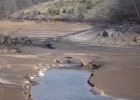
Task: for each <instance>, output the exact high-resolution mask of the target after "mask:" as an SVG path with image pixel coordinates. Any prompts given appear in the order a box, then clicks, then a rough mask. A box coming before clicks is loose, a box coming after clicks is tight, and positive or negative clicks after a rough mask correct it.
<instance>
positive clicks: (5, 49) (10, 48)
mask: <svg viewBox="0 0 140 100" xmlns="http://www.w3.org/2000/svg"><path fill="white" fill-rule="evenodd" d="M7 23H8V24H7ZM19 24H20V25H19ZM59 24H60V23H55V24H54V23H49V24H46V23H42V24H41V23H39V25H42V26H40V27H39V25H36V24H35V23H34V22H33V23H27V22H22V23H17V22H14V23H11V22H6V23H5V22H2V23H0V29H1V31H2V33H3V32H4V36H9V34H12V35H10V37H8V38H7V39H6V40H4V39H1V40H3V41H1V45H0V65H1V66H0V78H1V80H2V81H3V80H4V82H10V83H14V84H16V85H18V86H19V88H13V87H12V88H11V87H8V85H7V86H6V87H4V86H1V85H0V94H2V95H0V99H2V100H10V98H13V99H14V100H19V98H20V100H28V99H31V94H30V87H31V85H33V84H36V82H33V81H32V79H33V78H34V76H39V74H38V73H40V75H42V70H43V69H44V71H45V70H48V69H49V68H51V67H58V64H57V63H56V62H55V61H56V60H59V59H61V58H64V57H75V58H77V59H79V60H81V61H82V63H83V65H84V66H85V67H83V69H88V68H89V67H90V66H89V64H91V62H92V63H93V65H100V64H101V65H103V66H102V67H101V68H99V70H94V73H93V74H94V76H93V75H91V76H92V77H91V78H90V79H89V80H88V82H90V84H91V85H92V86H93V85H94V87H92V89H91V91H92V92H94V91H96V90H98V91H99V93H100V95H102V94H103V95H106V94H107V95H111V96H115V97H120V98H130V99H131V98H132V99H134V100H138V98H139V97H140V94H139V93H140V88H139V84H138V83H139V82H140V80H139V78H138V76H139V73H140V62H139V61H140V47H139V46H127V47H125V46H104V45H87V44H86V43H85V41H83V42H82V44H80V43H79V41H77V42H72V41H69V40H65V39H64V40H63V39H62V38H61V37H63V36H64V38H65V36H68V37H69V36H70V34H72V33H75V32H79V31H84V30H88V29H91V27H89V26H86V25H83V26H82V25H81V24H78V25H74V26H73V25H70V26H69V25H68V26H67V24H62V27H60V26H59V27H58V25H59ZM4 25H5V26H4ZM6 26H7V28H6ZM85 26H86V28H85ZM46 27H47V28H48V29H46ZM52 27H53V28H52ZM55 28H56V29H55ZM11 29H12V32H14V34H13V33H11ZM27 29H28V31H27ZM35 29H38V31H37V32H36V30H35ZM13 30H14V31H13ZM42 30H43V31H42ZM48 30H49V32H48ZM50 30H51V31H50ZM53 30H55V31H53ZM7 33H8V35H7ZM23 33H25V34H26V35H23ZM39 34H43V35H42V36H43V37H44V36H45V38H43V41H42V38H41V37H35V36H39ZM77 34H79V33H77ZM77 34H72V35H77ZM84 34H85V33H84ZM56 35H57V37H56ZM26 36H29V37H26ZM31 36H33V37H34V38H31ZM79 36H80V35H79ZM18 37H20V38H18ZM2 38H4V37H3V36H2ZM16 38H18V39H19V40H22V41H17V42H13V40H16ZM22 38H24V39H22ZM50 38H51V39H50ZM106 39H107V38H106ZM30 40H31V41H32V43H29V42H27V41H30ZM46 40H47V41H46ZM80 41H81V39H80ZM48 42H49V43H51V44H52V46H53V47H55V48H54V49H51V48H48V47H44V44H48ZM34 44H36V45H34ZM47 46H48V45H47ZM89 77H90V76H89ZM24 82H25V83H24ZM112 85H113V86H112ZM9 86H10V85H9ZM24 86H25V87H24ZM24 89H25V91H23V90H24ZM6 94H9V95H8V96H5V95H6ZM97 94H98V93H97ZM18 97H19V98H18Z"/></svg>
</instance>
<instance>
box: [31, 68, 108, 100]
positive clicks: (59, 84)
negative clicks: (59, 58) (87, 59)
mask: <svg viewBox="0 0 140 100" xmlns="http://www.w3.org/2000/svg"><path fill="white" fill-rule="evenodd" d="M90 74H91V72H90V71H85V70H76V69H51V70H49V71H47V72H46V73H45V76H43V77H38V78H36V79H35V80H36V81H38V82H39V83H40V84H39V85H36V86H33V87H32V88H31V95H32V98H33V100H108V99H109V98H107V97H103V96H99V95H95V94H93V93H92V92H90V91H89V90H90V89H91V87H90V86H89V85H88V84H87V80H88V78H89V76H90Z"/></svg>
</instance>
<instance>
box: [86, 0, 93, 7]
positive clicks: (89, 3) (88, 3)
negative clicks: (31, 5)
mask: <svg viewBox="0 0 140 100" xmlns="http://www.w3.org/2000/svg"><path fill="white" fill-rule="evenodd" d="M86 6H87V9H92V6H93V4H92V1H87V3H86Z"/></svg>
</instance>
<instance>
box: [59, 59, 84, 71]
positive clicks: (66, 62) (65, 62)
mask: <svg viewBox="0 0 140 100" xmlns="http://www.w3.org/2000/svg"><path fill="white" fill-rule="evenodd" d="M59 64H60V66H63V67H67V68H76V67H82V66H83V63H82V62H81V61H80V60H79V59H77V58H73V57H65V58H63V59H61V60H60V61H59Z"/></svg>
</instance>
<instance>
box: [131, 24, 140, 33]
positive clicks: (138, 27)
mask: <svg viewBox="0 0 140 100" xmlns="http://www.w3.org/2000/svg"><path fill="white" fill-rule="evenodd" d="M129 31H130V32H134V33H140V26H135V27H132V28H130V29H129Z"/></svg>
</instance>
